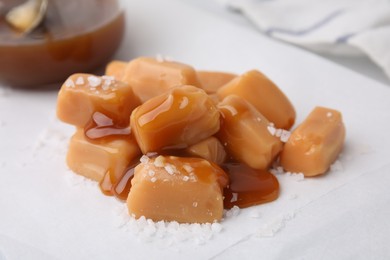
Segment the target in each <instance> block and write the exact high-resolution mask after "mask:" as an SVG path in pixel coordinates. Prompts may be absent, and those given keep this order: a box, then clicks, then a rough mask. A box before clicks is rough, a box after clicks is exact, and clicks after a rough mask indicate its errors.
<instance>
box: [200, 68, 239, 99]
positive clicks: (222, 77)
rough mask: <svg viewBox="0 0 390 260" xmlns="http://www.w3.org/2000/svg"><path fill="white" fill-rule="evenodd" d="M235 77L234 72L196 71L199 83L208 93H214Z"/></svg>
mask: <svg viewBox="0 0 390 260" xmlns="http://www.w3.org/2000/svg"><path fill="white" fill-rule="evenodd" d="M236 77H237V75H236V74H233V73H227V72H219V71H198V79H199V82H200V85H201V87H202V89H204V91H206V93H208V94H214V93H216V92H217V90H218V89H219V88H220V87H222V86H223V85H225V84H226V83H228V82H229V81H231V80H232V79H234V78H236Z"/></svg>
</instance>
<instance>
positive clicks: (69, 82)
mask: <svg viewBox="0 0 390 260" xmlns="http://www.w3.org/2000/svg"><path fill="white" fill-rule="evenodd" d="M65 87H67V88H74V87H75V84H74V82H73V80H72V79H67V80H66V81H65Z"/></svg>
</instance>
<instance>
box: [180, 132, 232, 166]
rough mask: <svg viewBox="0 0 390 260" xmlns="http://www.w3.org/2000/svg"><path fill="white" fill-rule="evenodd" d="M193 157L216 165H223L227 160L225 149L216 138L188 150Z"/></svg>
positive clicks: (210, 138)
mask: <svg viewBox="0 0 390 260" xmlns="http://www.w3.org/2000/svg"><path fill="white" fill-rule="evenodd" d="M187 152H188V153H189V154H191V155H192V156H196V157H201V158H203V159H206V160H208V161H210V162H214V163H216V164H222V163H223V162H224V161H225V159H226V152H225V148H224V147H223V145H222V144H221V142H220V141H219V140H218V139H217V138H216V137H214V136H212V137H209V138H207V139H205V140H202V141H200V142H199V143H196V144H194V145H191V146H190V147H188V148H187Z"/></svg>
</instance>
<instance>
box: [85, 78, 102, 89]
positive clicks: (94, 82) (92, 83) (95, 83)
mask: <svg viewBox="0 0 390 260" xmlns="http://www.w3.org/2000/svg"><path fill="white" fill-rule="evenodd" d="M87 80H88V83H89V85H90V86H91V87H97V86H99V85H100V84H101V83H102V80H101V78H98V77H96V76H89V77H88V78H87Z"/></svg>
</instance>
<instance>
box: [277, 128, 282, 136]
mask: <svg viewBox="0 0 390 260" xmlns="http://www.w3.org/2000/svg"><path fill="white" fill-rule="evenodd" d="M282 132H283V129H276V132H275V136H276V137H281V136H282Z"/></svg>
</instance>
